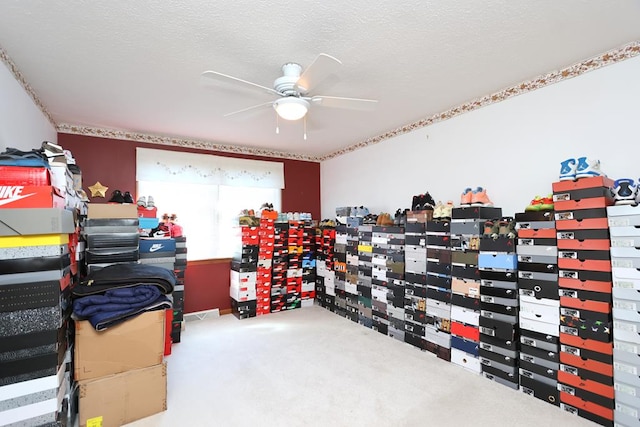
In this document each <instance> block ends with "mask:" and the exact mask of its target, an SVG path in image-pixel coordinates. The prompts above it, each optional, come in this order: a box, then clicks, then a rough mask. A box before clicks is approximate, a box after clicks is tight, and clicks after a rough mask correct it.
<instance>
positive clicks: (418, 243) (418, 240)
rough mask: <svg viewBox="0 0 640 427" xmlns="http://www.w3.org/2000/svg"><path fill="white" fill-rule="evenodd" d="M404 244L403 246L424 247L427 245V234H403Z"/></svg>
mask: <svg viewBox="0 0 640 427" xmlns="http://www.w3.org/2000/svg"><path fill="white" fill-rule="evenodd" d="M404 244H405V246H415V247H417V248H424V247H426V246H427V236H425V235H424V234H405V237H404Z"/></svg>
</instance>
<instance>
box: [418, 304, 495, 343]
mask: <svg viewBox="0 0 640 427" xmlns="http://www.w3.org/2000/svg"><path fill="white" fill-rule="evenodd" d="M427 296H428V294H427ZM445 302H449V301H445ZM451 305H457V306H458V307H464V308H469V309H471V310H478V311H479V310H480V298H474V297H469V296H466V295H462V294H456V293H452V294H451ZM505 339H507V338H505Z"/></svg>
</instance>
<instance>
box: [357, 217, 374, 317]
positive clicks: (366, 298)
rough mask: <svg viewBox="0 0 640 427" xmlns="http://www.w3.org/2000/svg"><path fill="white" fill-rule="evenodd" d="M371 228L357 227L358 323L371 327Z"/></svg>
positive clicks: (369, 226) (366, 226) (368, 226)
mask: <svg viewBox="0 0 640 427" xmlns="http://www.w3.org/2000/svg"><path fill="white" fill-rule="evenodd" d="M372 238H373V226H371V225H360V226H359V227H358V289H357V291H358V307H357V308H358V323H360V324H361V325H363V326H366V327H367V328H372V327H373V312H372V301H371V299H372V297H373V276H372V274H373V242H372V241H371V239H372Z"/></svg>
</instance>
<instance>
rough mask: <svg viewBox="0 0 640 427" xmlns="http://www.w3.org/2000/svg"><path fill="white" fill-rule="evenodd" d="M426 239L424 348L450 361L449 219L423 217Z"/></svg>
mask: <svg viewBox="0 0 640 427" xmlns="http://www.w3.org/2000/svg"><path fill="white" fill-rule="evenodd" d="M425 237H426V242H427V274H426V281H427V317H429V318H431V319H433V323H432V324H431V323H430V324H429V325H428V326H427V330H426V332H427V333H426V341H427V342H426V344H425V345H426V348H427V350H428V351H430V352H432V353H435V354H436V355H437V356H438V357H439V358H440V359H443V360H446V361H451V268H449V269H446V267H444V266H446V265H449V266H451V256H452V254H451V221H449V220H437V221H434V220H431V219H426V218H425Z"/></svg>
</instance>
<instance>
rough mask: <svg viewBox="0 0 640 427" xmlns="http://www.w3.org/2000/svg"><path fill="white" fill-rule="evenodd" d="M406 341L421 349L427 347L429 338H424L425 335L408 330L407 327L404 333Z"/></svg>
mask: <svg viewBox="0 0 640 427" xmlns="http://www.w3.org/2000/svg"><path fill="white" fill-rule="evenodd" d="M404 342H406V343H407V344H411V345H412V346H414V347H417V348H419V349H421V350H426V349H427V340H426V339H425V338H424V336H421V335H417V334H414V333H412V332H410V331H408V330H407V329H406V328H405V333H404Z"/></svg>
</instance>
